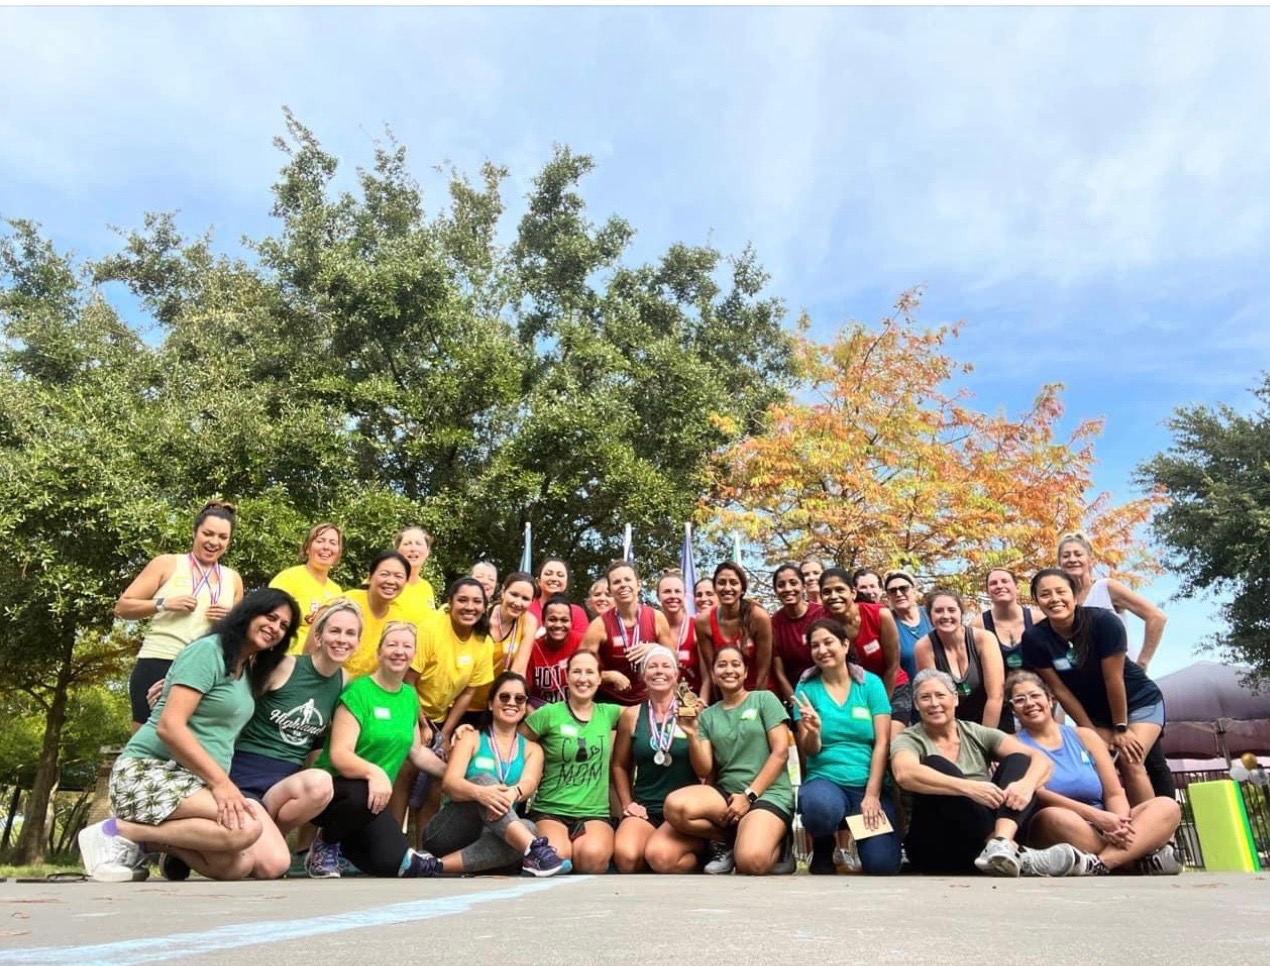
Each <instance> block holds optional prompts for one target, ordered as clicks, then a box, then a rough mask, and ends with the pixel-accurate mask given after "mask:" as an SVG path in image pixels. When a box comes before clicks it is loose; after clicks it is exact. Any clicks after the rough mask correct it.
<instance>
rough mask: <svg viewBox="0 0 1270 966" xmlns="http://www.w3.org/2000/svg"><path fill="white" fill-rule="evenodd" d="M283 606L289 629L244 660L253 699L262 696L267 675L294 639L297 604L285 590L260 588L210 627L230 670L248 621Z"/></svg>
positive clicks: (241, 647)
mask: <svg viewBox="0 0 1270 966" xmlns="http://www.w3.org/2000/svg"><path fill="white" fill-rule="evenodd" d="M284 604H285V605H286V606H287V607H289V608H290V609H291V626H289V627H288V628H287V632H286V633H285V634H283V635H282V639H281V640H280V641H278V643H277V644H275V645H274V646H273V647H271V648H269V650H267V651H264V652H262V653H259V654H256V655H254V656H252V657H249V658H248V659H247V680H248V681H249V682H250V683H251V693H252V696H253V697H256V698H258V697H260V696H261V695H262V694H264V693H265V686H266V685H267V684H268V683H269V677H270V675H272V674H273V672H274V671H275V670H276V669H277V667H278V665H279V664H281V663H282V659H283V658H284V657H286V656H287V650H288V648H290V647H291V642H292V641H293V640H295V635H296V631H297V630H298V629H299V627H300V605H299V604H297V603H296V602H295V598H293V597H292V596H291V595H290V594H288V593H287V592H286V591H285V590H278V589H277V588H276V587H262V588H260V589H259V590H253V591H252V592H251V593H250V594H248V595H247V596H246V597H244V598H243V599H242V600H241V601H240V602H239V603H238V604H237V605H236V606H235V607H234V609H233V610H231V611H230V612H229V613H228V614H226V615H225V616H224V617H222V618H221V619H220V620H219V621H217V622H216V626H215V627H213V628H212V633H213V634H216V635H217V636H218V637H219V638H220V646H221V652H222V653H223V654H224V655H225V669H226V670H227V671H233V669H234V668H235V667H237V666H238V661H239V659H240V658H241V656H242V654H243V651H244V650H246V648H247V630H248V628H250V627H251V622H252V621H253V620H255V619H256V618H257V617H263V616H264V615H265V614H268V613H269V612H270V611H272V610H274V609H275V608H277V607H281V606H283V605H284Z"/></svg>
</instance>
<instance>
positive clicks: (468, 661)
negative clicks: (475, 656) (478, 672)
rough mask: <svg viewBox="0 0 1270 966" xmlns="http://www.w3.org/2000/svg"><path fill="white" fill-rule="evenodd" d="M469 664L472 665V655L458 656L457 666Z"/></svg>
mask: <svg viewBox="0 0 1270 966" xmlns="http://www.w3.org/2000/svg"><path fill="white" fill-rule="evenodd" d="M471 663H472V655H471V654H460V655H459V666H460V667H461V666H462V665H464V664H471Z"/></svg>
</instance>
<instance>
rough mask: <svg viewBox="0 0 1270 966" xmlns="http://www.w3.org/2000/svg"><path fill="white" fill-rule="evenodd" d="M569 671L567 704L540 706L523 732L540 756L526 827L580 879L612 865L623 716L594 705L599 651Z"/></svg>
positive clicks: (579, 655)
mask: <svg viewBox="0 0 1270 966" xmlns="http://www.w3.org/2000/svg"><path fill="white" fill-rule="evenodd" d="M565 667H566V669H565V674H566V680H567V688H568V693H567V694H566V696H565V700H563V701H559V702H557V703H555V704H547V705H543V706H542V707H541V708H539V709H538V710H537V711H535V712H534V713H533V714H531V715H530V716H529V718H528V719H527V720H526V721H525V724H524V725H523V729H524V732H525V736H526V737H528V738H532V739H533V740H534V741H537V742H538V743H539V744H540V745H542V751H543V769H542V781H541V782H540V783H539V785H538V794H537V795H535V796H534V802H533V811H531V812H530V813H529V819H530V821H532V822H533V823H534V824H535V825H536V826H537V827H538V831H539V832H540V833H541V834H542V835H544V836H546V838H547V841H548V842H549V843H550V844H551V847H552V848H553V849H555V850H556V853H557V854H558V855H559V856H560V858H561V859H566V860H568V861H570V862H572V863H573V868H574V870H575V871H577V872H584V873H593V874H602V873H604V872H607V871H608V868H609V860H610V859H611V858H612V857H613V824H612V820H611V819H610V818H609V764H610V762H611V761H612V756H613V729H614V728H616V727H617V720H618V718H619V717H620V716H621V714H622V708H621V705H616V704H596V703H595V700H594V699H595V691H596V689H597V688H598V687H599V686H600V659H599V657H598V656H597V655H596V654H595V652H594V651H581V650H580V651H575V652H574V653H573V654H572V655H570V657H569V661H568V663H567V664H566V666H565Z"/></svg>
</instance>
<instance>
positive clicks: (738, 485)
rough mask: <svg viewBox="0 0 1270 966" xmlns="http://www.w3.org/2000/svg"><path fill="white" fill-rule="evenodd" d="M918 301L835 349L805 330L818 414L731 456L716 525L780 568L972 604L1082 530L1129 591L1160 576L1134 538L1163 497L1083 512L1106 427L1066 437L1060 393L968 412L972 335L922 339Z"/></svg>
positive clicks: (806, 409)
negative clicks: (952, 346)
mask: <svg viewBox="0 0 1270 966" xmlns="http://www.w3.org/2000/svg"><path fill="white" fill-rule="evenodd" d="M919 298H920V293H919V292H917V291H909V292H906V293H905V294H904V295H903V296H902V297H901V298H900V300H899V302H898V303H897V304H896V308H895V312H894V314H893V315H891V316H890V317H888V318H885V319H883V320H882V323H881V325H880V326H878V327H876V328H871V327H868V326H865V325H863V324H860V323H850V324H848V325H847V326H846V327H845V328H844V329H843V330H842V331H841V332H840V333H839V334H838V337H837V338H836V339H835V340H834V341H833V342H832V343H831V344H829V345H822V344H818V343H816V342H814V341H811V340H810V339H808V338H807V337H806V334H805V333H806V326H805V325H804V326H803V334H802V335H800V337H799V339H798V345H797V353H798V360H799V364H800V366H801V372H802V374H803V376H804V378H805V385H806V387H807V391H806V393H804V396H803V398H804V399H806V400H808V401H806V402H800V401H798V400H795V399H791V400H788V401H786V402H783V403H779V404H777V405H773V406H772V407H770V408H769V410H768V426H767V430H766V432H764V433H763V434H762V435H751V436H748V437H745V438H743V439H742V440H740V441H739V442H737V443H736V444H735V445H733V446H732V447H731V448H729V449H728V450H727V451H725V452H724V453H723V454H722V456H721V458H720V460H719V461H718V463H717V465H716V468H715V476H714V480H713V484H714V503H713V509H714V511H715V519H716V521H717V526H718V527H719V528H720V529H722V530H736V529H740V530H743V531H744V532H745V533H746V534H747V535H748V536H749V538H750V539H751V540H753V541H755V542H757V543H758V544H759V545H760V546H761V547H762V548H763V550H764V553H765V555H766V557H767V558H768V559H769V560H776V559H778V558H779V559H789V558H793V559H799V558H801V557H802V556H804V555H805V554H808V553H821V554H824V555H825V556H828V557H832V558H833V559H834V560H835V561H837V562H838V563H839V564H840V565H842V566H845V567H848V568H851V567H857V566H872V567H876V568H878V569H882V568H886V567H891V566H903V567H905V568H906V569H910V570H913V571H914V572H916V573H918V574H920V575H922V576H923V577H924V578H926V579H929V580H932V581H938V582H939V583H943V584H950V585H953V586H957V587H960V588H961V589H962V590H965V591H971V592H974V591H978V590H979V589H980V588H981V586H982V578H983V577H984V576H985V574H986V572H987V571H988V570H989V569H991V568H993V567H1008V568H1011V569H1015V570H1017V571H1019V572H1022V573H1028V572H1031V571H1034V570H1036V569H1038V568H1039V567H1041V566H1048V565H1051V564H1052V563H1053V561H1054V552H1055V543H1056V541H1057V538H1058V536H1059V534H1061V533H1063V532H1065V531H1069V530H1074V529H1084V530H1086V531H1088V532H1089V533H1092V534H1094V535H1095V537H1096V539H1097V542H1098V548H1099V556H1100V558H1101V559H1102V560H1103V561H1104V562H1105V563H1107V564H1108V565H1110V566H1111V567H1112V568H1113V569H1114V570H1115V571H1116V573H1117V576H1119V577H1122V578H1123V579H1125V580H1129V581H1132V580H1135V579H1136V578H1138V577H1140V576H1141V575H1142V574H1146V573H1153V572H1158V568H1156V567H1155V566H1154V565H1153V564H1152V562H1151V561H1149V560H1147V559H1146V558H1145V557H1144V556H1143V554H1142V553H1141V545H1140V544H1139V543H1138V542H1137V539H1136V538H1135V535H1134V533H1135V530H1136V528H1137V527H1138V525H1139V524H1141V523H1143V522H1144V521H1145V520H1146V519H1147V517H1148V516H1149V515H1150V513H1151V510H1152V508H1153V507H1155V506H1157V505H1158V504H1159V503H1160V502H1162V500H1161V498H1160V497H1159V496H1156V495H1152V496H1148V497H1147V498H1144V499H1138V500H1134V501H1131V502H1129V503H1125V504H1121V505H1113V503H1112V502H1111V496H1110V494H1108V493H1105V492H1104V493H1100V494H1098V496H1097V497H1095V498H1094V499H1093V500H1092V501H1087V500H1086V498H1085V495H1086V493H1087V492H1088V491H1089V489H1090V487H1091V482H1092V468H1093V464H1094V447H1093V441H1094V439H1095V437H1097V436H1098V434H1099V433H1100V432H1101V430H1102V420H1100V419H1089V420H1085V421H1084V422H1082V423H1081V424H1080V425H1079V426H1078V427H1076V429H1075V430H1074V431H1073V432H1072V433H1071V435H1070V436H1068V437H1067V438H1066V439H1060V438H1058V437H1057V436H1056V433H1055V427H1056V424H1057V422H1058V420H1059V418H1060V417H1061V415H1062V412H1063V406H1062V402H1061V401H1060V398H1059V393H1060V391H1061V389H1062V386H1061V384H1056V383H1050V384H1046V385H1044V386H1042V387H1041V389H1040V391H1039V392H1038V393H1037V396H1036V399H1035V401H1034V402H1033V404H1032V407H1031V409H1029V410H1028V411H1027V412H1025V413H1023V414H1022V415H1021V416H1020V417H1019V418H1017V419H1010V418H1008V417H1007V416H1005V415H1004V414H1001V413H998V414H996V415H991V414H988V413H983V412H978V411H976V410H975V409H973V408H971V406H970V405H969V402H968V400H969V394H968V393H967V392H966V391H965V390H961V391H958V392H950V391H949V390H948V388H947V384H948V382H949V381H950V380H951V379H952V378H953V377H954V376H955V375H957V374H960V373H964V372H968V371H970V369H971V366H970V365H969V364H964V363H958V362H956V361H955V360H954V359H953V358H952V356H951V355H949V353H948V351H947V344H948V342H949V341H950V340H951V339H953V338H955V337H956V336H957V334H958V331H959V329H960V324H958V325H955V326H951V327H949V326H944V327H940V328H938V329H919V328H918V327H917V325H916V324H915V322H914V316H915V313H916V310H917V307H918V304H919ZM1122 570H1124V571H1127V572H1121V571H1122Z"/></svg>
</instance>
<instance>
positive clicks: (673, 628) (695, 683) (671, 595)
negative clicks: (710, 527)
mask: <svg viewBox="0 0 1270 966" xmlns="http://www.w3.org/2000/svg"><path fill="white" fill-rule="evenodd" d="M685 594H686V588H685V587H684V578H683V572H682V571H680V570H678V569H673V570H666V571H663V572H662V575H661V579H660V580H658V581H657V603H659V604H661V612H662V613H663V614H665V615H666V624H667V626H669V627H670V636H671V638H672V639H673V640H674V641H675V646H674V647H673V648H671V650H672V651H674V652H675V656H676V657H677V658H678V659H679V680H681V681H685V682H687V684H688V687H689V688H691V689H692V690H693V691H696V692H697V694H701V680H702V675H703V673H704V670H703V668H702V666H701V663H700V655H699V654H698V652H697V628H696V625H695V624H694V623H693V620H692V615H691V614H689V613H688V608H687V604H686V601H685Z"/></svg>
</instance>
